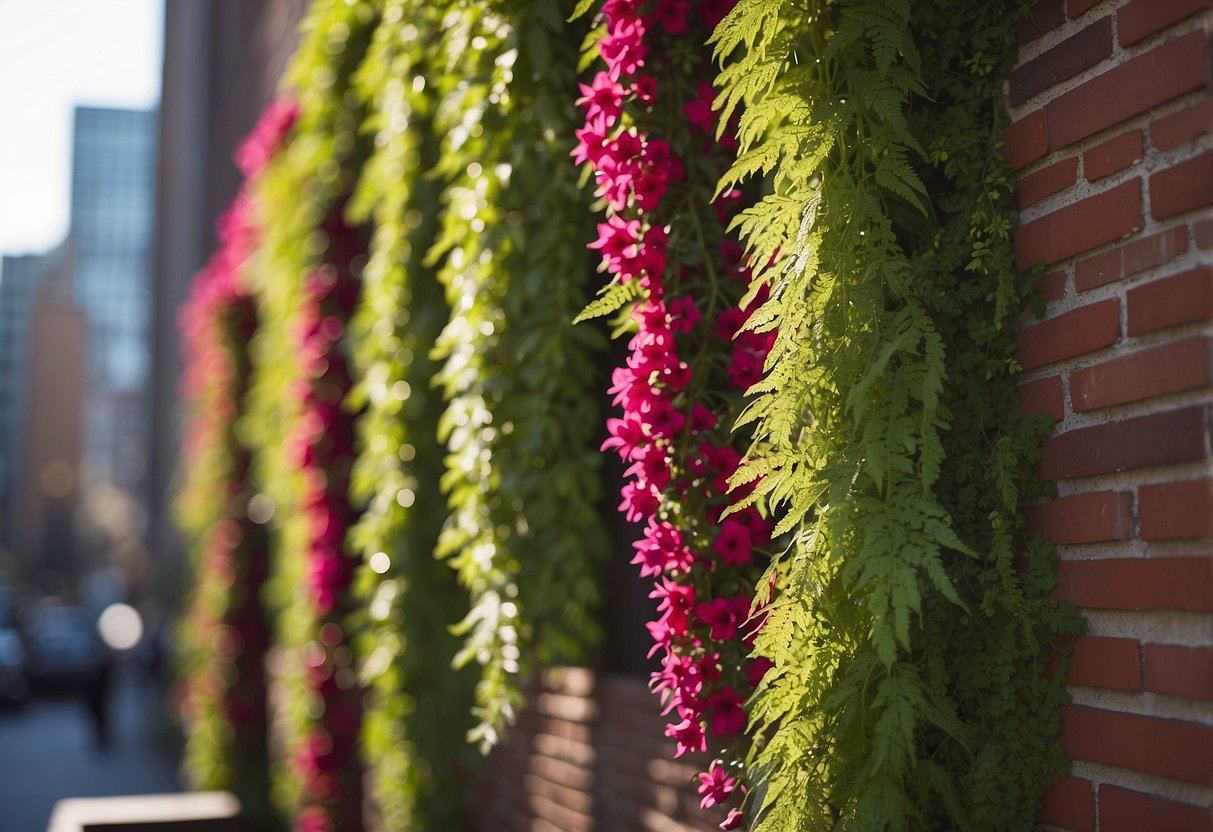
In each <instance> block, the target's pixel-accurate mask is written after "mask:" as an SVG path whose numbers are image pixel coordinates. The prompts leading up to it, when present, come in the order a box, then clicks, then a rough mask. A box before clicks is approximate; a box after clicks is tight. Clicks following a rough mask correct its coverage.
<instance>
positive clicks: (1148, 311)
mask: <svg viewBox="0 0 1213 832" xmlns="http://www.w3.org/2000/svg"><path fill="white" fill-rule="evenodd" d="M1125 303H1126V305H1127V307H1128V322H1127V324H1126V331H1127V332H1128V334H1129V335H1141V334H1143V333H1146V332H1154V331H1155V330H1159V329H1166V328H1167V327H1172V326H1179V325H1180V324H1187V323H1194V322H1198V321H1207V320H1209V319H1211V318H1213V267H1209V266H1200V267H1198V268H1195V269H1190V270H1188V271H1186V272H1180V273H1179V274H1177V275H1174V276H1172V277H1165V278H1162V279H1159V280H1154V281H1151V282H1150V283H1146V284H1144V285H1142V286H1137V287H1135V288H1133V289H1130V290H1129V291H1128V292H1127V293H1126V297H1125Z"/></svg>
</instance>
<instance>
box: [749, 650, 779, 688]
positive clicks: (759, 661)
mask: <svg viewBox="0 0 1213 832" xmlns="http://www.w3.org/2000/svg"><path fill="white" fill-rule="evenodd" d="M774 666H775V663H774V662H772V661H771V660H770V659H768V658H767V657H766V656H757V657H755V658H753V659H751V660H750V661H748V662H747V663H746V666H745V677H746V680H747V681H748V682H749V683H750V687H752V688H756V687H758V683H759V682H761V681H762V678H763V677H764V676H766V675H767V673H769V672H770V670H771V668H773V667H774Z"/></svg>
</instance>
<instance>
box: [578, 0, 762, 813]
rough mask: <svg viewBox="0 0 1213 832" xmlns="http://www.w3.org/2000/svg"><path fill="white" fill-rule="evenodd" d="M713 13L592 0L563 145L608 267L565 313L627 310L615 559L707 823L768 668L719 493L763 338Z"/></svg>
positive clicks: (723, 799) (736, 495)
mask: <svg viewBox="0 0 1213 832" xmlns="http://www.w3.org/2000/svg"><path fill="white" fill-rule="evenodd" d="M729 7H730V4H729V3H728V2H723V3H722V2H705V3H698V4H693V3H690V2H687V0H657V1H656V2H637V1H636V0H608V1H607V2H606V3H605V4H604V5H603V6H602V9H601V12H600V19H601V22H602V27H601V31H602V36H601V38H600V39H598V40H597V42H596V43H595V44H594V45H595V46H596V47H597V50H598V54H599V55H600V56H601V58H602V60H603V61H604V63H605V64H606V69H605V71H599V72H597V73H596V74H595V75H594V77H593V79H592V81H590V83H588V84H583V85H582V87H581V91H582V97H581V98H580V99H579V101H578V103H579V104H580V106H581V107H582V108H583V110H584V111H585V119H586V120H585V126H584V127H583V128H582V129H580V130H578V131H577V136H578V139H579V140H580V141H579V144H578V145H577V147H576V149H575V150H574V153H573V156H574V159H575V160H576V161H577V162H579V163H585V164H587V165H588V166H589V167H590V169H591V170H592V172H593V179H594V183H595V185H596V190H595V195H596V196H598V197H600V198H601V200H602V202H603V204H604V205H605V210H606V214H607V216H606V221H605V222H603V223H600V224H599V225H598V232H599V234H598V239H597V240H596V241H594V242H593V243H591V244H590V248H592V249H595V250H597V251H598V252H600V254H601V255H602V263H603V267H604V270H605V271H606V272H607V273H608V274H609V275H610V276H611V282H610V284H609V285H608V286H607V287H606V288H605V289H604V290H603V291H602V292H601V293H600V296H599V298H598V299H597V300H596V301H594V302H593V303H591V304H590V306H589V307H587V309H586V310H585V312H584V313H583V314H582V318H585V317H590V316H593V315H601V314H609V313H611V312H614V311H615V310H616V309H618V308H620V307H621V306H625V305H626V306H628V307H629V314H628V316H627V318H630V320H628V319H627V318H625V321H626V326H627V327H628V329H629V330H630V331H631V332H632V337H631V340H630V342H629V349H630V350H631V354H630V356H629V357H628V359H627V361H626V363H625V365H624V366H622V367H619V368H617V369H616V370H615V371H614V373H613V375H612V381H613V385H612V387H611V389H610V391H609V393H610V394H611V395H612V396H613V401H614V403H615V404H616V405H619V406H620V407H621V408H622V415H621V416H619V417H615V418H611V419H608V421H607V429H608V432H609V434H610V435H609V437H608V438H607V440H606V441H605V442H604V443H603V446H602V447H603V450H607V449H613V450H614V451H615V452H616V453H618V454H619V456H620V457H621V459H623V461H624V463H625V465H627V466H628V467H627V470H626V475H627V476H628V478H629V480H628V482H627V483H626V484H625V485H624V486H623V489H622V498H623V499H622V502H621V504H620V506H619V509H620V511H622V512H623V513H624V514H625V516H626V517H627V519H628V520H629V521H632V522H635V523H644V530H643V534H642V537H641V539H640V540H639V541H637V543H636V544H635V548H636V555H635V557H634V558H633V560H632V562H633V563H634V564H636V565H637V566H638V567H639V570H640V574H641V576H643V577H650V578H654V579H655V584H654V589H653V592H652V594H651V596H650V597H652V598H654V599H655V600H656V601H657V612H658V613H659V617H658V619H657V620H656V621H653V622H651V623H650V624H649V625H648V628H649V632H650V634H651V635H652V637H653V640H654V647H653V652H654V653H657V654H659V655H660V657H661V669H660V670H659V671H657V672H655V673H654V674H653V678H652V688H653V689H654V691H656V692H657V693H659V694H660V695H661V697H662V701H663V703H664V706H665V713H667V714H669V715H670V723H669V725H668V726H667V728H666V734H667V736H669V737H671V738H672V739H673V740H674V741H675V743H676V756H681V755H683V754H685V753H687V752H710V756H709V759H710V760H711V762H710V764H709V765H708V767H707V770H706V771H704V772H702V773H701V774H700V775H699V793H700V795H702V803H701V806H702V807H703V808H705V809H707V808H711V807H714V806H723V807H727V816H726V817H725V819H724V821H723V823H722V824H721V826H722V828H725V829H731V828H734V827H736V826H738V825H739V824H740V823H741V820H742V814H741V810H740V809H739V808H738V807H737V803H738V801H737V799H735V795H739V794H740V792H741V791H742V789H741V786H740V780H739V777H738V774H739V765H740V762H741V760H742V759H743V758H744V756H745V751H746V748H747V745H748V741H747V739H746V738H745V735H744V733H743V732H744V729H745V726H746V712H745V707H744V702H745V699H746V698H747V697H748V695H749V693H750V691H751V690H753V688H754V686H755V685H756V684H757V683H758V682H759V680H760V679H761V678H762V676H763V674H764V673H765V671H766V668H767V666H768V665H767V663H766V662H765V661H764V660H756V661H751V660H749V659H748V658H747V655H748V653H749V645H750V642H751V640H752V638H753V636H754V635H755V633H756V631H757V629H758V627H759V626H760V624H761V616H757V617H755V616H752V615H751V606H752V600H753V587H754V581H755V578H756V576H757V575H758V574H760V572H761V569H762V567H763V563H764V562H765V560H766V549H767V547H768V546H769V545H770V542H771V524H770V523H769V522H768V521H767V519H766V518H765V516H764V515H763V513H762V511H761V510H760V507H759V506H758V505H755V504H752V503H754V502H756V501H753V500H749V501H747V498H748V497H749V496H750V492H751V491H752V488H753V486H752V485H751V486H749V487H745V488H740V489H735V490H733V491H732V493H730V488H729V479H730V477H732V475H733V474H734V473H735V471H736V470H737V466H738V464H739V463H740V461H741V454H740V452H739V451H738V450H737V448H736V447H735V443H736V442H737V441H738V438H737V437H734V436H732V435H731V433H730V429H731V427H732V424H733V422H734V421H736V419H737V417H738V415H739V413H740V406H741V394H742V393H743V392H744V391H745V390H746V389H748V388H749V387H750V386H751V385H753V384H754V383H756V382H757V381H759V380H760V378H761V373H762V367H763V362H764V361H765V358H766V354H767V351H768V350H769V349H770V345H771V341H772V337H771V336H770V335H769V334H766V333H763V334H757V333H752V332H748V331H745V330H744V329H743V326H744V324H745V322H746V320H747V318H748V317H749V314H750V312H751V311H752V310H753V309H754V308H756V306H757V305H758V304H759V303H761V302H762V298H755V299H752V300H751V301H750V302H749V303H748V304H747V305H745V306H741V305H739V300H740V298H741V295H742V294H743V292H744V289H745V287H746V285H747V283H748V280H749V271H748V269H747V268H746V267H745V266H744V264H743V260H742V251H741V248H740V246H739V245H738V244H737V242H736V241H735V240H734V239H732V238H730V237H729V236H728V235H727V234H726V233H725V226H726V225H727V223H728V222H729V220H730V219H731V217H732V216H733V215H734V214H735V212H736V210H737V209H738V207H739V205H740V204H741V202H742V196H741V194H740V192H738V191H736V190H731V191H729V192H727V193H725V194H723V195H719V196H715V197H714V195H713V193H712V190H711V188H712V186H713V185H714V184H715V182H716V180H717V178H718V177H719V175H720V174H721V172H723V170H724V169H726V168H727V166H728V164H729V163H730V162H731V161H732V156H733V151H734V148H735V147H736V143H735V141H734V140H733V138H732V135H731V132H732V131H731V129H730V128H729V126H728V125H725V126H723V127H722V126H721V125H718V124H717V118H716V115H715V113H714V110H713V99H714V96H715V92H714V90H713V88H712V86H711V85H710V84H708V83H707V82H705V81H703V80H701V79H702V78H703V77H705V76H706V75H708V74H709V68H708V66H707V65H706V63H705V59H704V56H703V55H702V54H700V53H701V52H702V45H703V44H704V43H705V42H706V40H707V38H708V36H709V35H710V33H711V31H712V29H713V27H714V26H715V25H716V23H717V22H718V21H719V20H720V19H721V17H723V15H724V14H725V13H727V11H728V9H729ZM718 131H719V132H720V133H721V135H722V136H723V138H721V139H720V140H719V141H717V140H716V139H715V138H714V137H715V136H716V134H717V132H718ZM742 501H746V504H745V505H742V504H741V503H742ZM726 512H728V516H725V514H726Z"/></svg>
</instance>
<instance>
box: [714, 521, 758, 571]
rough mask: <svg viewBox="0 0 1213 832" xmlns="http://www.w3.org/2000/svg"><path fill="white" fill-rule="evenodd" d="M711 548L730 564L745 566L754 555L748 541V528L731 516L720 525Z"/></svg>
mask: <svg viewBox="0 0 1213 832" xmlns="http://www.w3.org/2000/svg"><path fill="white" fill-rule="evenodd" d="M712 550H713V551H714V552H716V554H718V555H720V559H721V560H723V561H724V562H725V563H727V564H729V565H731V566H745V565H746V564H747V563H749V562H750V561H751V560H752V559H753V557H754V547H753V545H752V544H751V543H750V530H749V529H748V528H747V527H746V525H745V523H742V522H740V521H737V520H734V519H733V518H732V517H730V518H728V519H727V520H725V521H724V523H722V524H721V526H720V534H719V535H718V536H717V537H716V542H715V543H713V544H712Z"/></svg>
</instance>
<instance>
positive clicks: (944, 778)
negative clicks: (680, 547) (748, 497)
mask: <svg viewBox="0 0 1213 832" xmlns="http://www.w3.org/2000/svg"><path fill="white" fill-rule="evenodd" d="M715 45H716V55H717V57H718V59H720V60H721V61H722V66H723V69H722V72H721V76H720V82H721V85H722V87H721V88H722V90H723V91H722V93H721V95H720V101H721V102H722V103H723V105H724V106H725V108H726V110H730V111H732V110H736V111H737V112H739V113H740V131H739V134H740V145H741V146H740V150H739V155H738V161H737V163H736V164H735V165H734V167H733V169H732V170H731V171H729V172H728V173H727V174H726V175H725V177H724V178H723V180H722V182H721V183H720V186H719V187H720V189H721V190H724V189H727V188H729V187H731V186H732V185H733V184H735V183H736V182H739V181H742V180H745V179H747V178H752V177H755V176H758V175H765V176H767V178H768V181H769V183H770V188H769V191H768V193H767V195H766V196H765V197H764V198H763V199H761V200H760V201H759V202H758V203H757V204H755V205H754V206H753V207H751V208H750V209H748V210H747V211H746V212H745V213H744V214H743V216H742V217H741V218H740V219H739V220H738V223H737V224H738V227H739V228H740V230H741V233H742V235H743V238H744V239H745V241H746V244H747V248H748V250H749V251H750V252H751V253H752V255H753V258H754V259H753V262H754V264H755V267H756V280H755V284H754V286H753V289H752V291H756V290H757V288H758V286H759V285H760V284H765V285H767V286H769V288H770V299H769V301H768V302H767V303H765V304H764V305H763V307H762V308H761V309H760V310H759V311H758V312H757V313H756V314H755V315H754V316H753V318H752V319H751V321H750V326H751V327H752V328H754V329H756V330H767V329H773V330H775V331H776V332H777V333H778V339H777V341H776V344H775V347H774V349H773V350H772V351H771V353H770V356H769V358H768V362H767V368H768V370H769V373H768V376H767V378H766V379H765V380H764V381H763V382H761V383H759V384H758V385H756V386H755V387H754V388H752V389H751V391H750V393H751V396H752V402H751V404H750V405H749V407H748V409H747V411H746V412H745V413H744V414H743V416H742V418H741V420H740V424H745V425H751V426H752V429H753V431H754V437H755V439H754V443H753V445H752V447H751V449H750V453H749V454H748V455H747V459H746V461H745V463H744V464H743V466H742V468H741V469H740V470H739V472H738V474H737V475H736V477H735V481H736V482H745V481H751V480H754V479H757V478H758V477H761V478H762V479H761V482H760V483H759V485H758V488H757V490H756V497H761V496H765V497H766V499H767V500H768V501H769V502H770V504H771V505H772V506H773V507H775V508H777V509H779V510H780V511H781V512H782V515H783V520H782V522H781V524H780V528H779V529H778V531H785V530H787V531H795V532H796V539H795V543H794V544H793V545H792V546H791V547H789V549H788V550H787V551H786V552H785V553H784V554H783V556H782V557H780V558H777V559H776V561H775V562H774V563H773V565H772V567H771V569H770V571H769V573H768V579H769V581H771V582H772V583H773V585H774V590H773V599H774V603H773V605H772V609H771V613H770V616H769V619H768V622H767V624H766V627H765V629H764V631H763V633H762V634H761V635H760V637H759V639H758V642H757V652H758V653H759V654H762V655H765V656H768V657H770V658H771V659H772V660H773V661H774V662H775V669H774V670H773V671H772V672H771V673H770V674H769V675H768V677H767V678H766V679H765V680H764V682H763V685H762V686H760V688H759V690H758V692H757V693H756V694H755V696H754V697H753V699H752V701H751V713H752V720H751V721H752V724H751V729H752V731H753V732H754V733H755V739H756V742H757V745H756V749H757V750H756V751H755V753H754V754H753V755H752V759H751V763H750V765H751V768H750V773H751V782H752V785H753V789H752V792H751V800H750V804H749V809H748V811H749V814H750V815H751V817H752V819H753V820H752V823H753V828H754V829H758V830H780V832H782V830H788V829H805V830H810V829H812V830H816V829H863V830H882V829H923V828H930V829H981V830H991V829H1007V830H1020V829H1026V828H1031V826H1032V822H1033V821H1032V818H1033V815H1034V813H1035V807H1036V803H1037V800H1038V797H1039V794H1040V791H1041V789H1042V788H1043V787H1045V786H1046V785H1047V783H1048V781H1049V778H1050V775H1051V774H1052V773H1053V772H1055V771H1057V770H1059V768H1060V765H1061V761H1062V758H1061V755H1060V751H1059V749H1058V747H1057V746H1056V744H1055V743H1054V742H1053V741H1052V740H1051V739H1050V738H1051V737H1052V736H1053V735H1054V734H1055V732H1056V729H1057V725H1058V723H1057V706H1058V704H1059V702H1060V701H1061V699H1062V696H1063V694H1062V691H1061V687H1060V681H1059V680H1057V679H1056V678H1054V679H1050V678H1049V677H1047V676H1046V674H1045V670H1044V668H1045V662H1046V659H1047V658H1048V648H1049V647H1050V645H1052V644H1053V643H1054V641H1055V639H1056V637H1057V635H1058V634H1059V633H1061V632H1073V629H1074V628H1073V619H1072V618H1070V617H1068V616H1067V615H1065V614H1063V613H1061V612H1059V611H1058V610H1057V609H1056V608H1055V607H1054V605H1053V604H1052V603H1051V602H1050V601H1049V599H1048V589H1049V583H1050V580H1051V579H1050V575H1051V565H1050V560H1049V553H1048V551H1047V549H1045V548H1043V547H1041V546H1039V545H1037V544H1032V543H1030V542H1029V541H1027V540H1026V539H1025V534H1024V530H1023V525H1022V520H1021V518H1020V516H1019V504H1020V503H1021V502H1022V501H1024V500H1026V499H1029V498H1031V497H1032V496H1034V495H1035V494H1036V493H1037V491H1038V486H1037V485H1036V484H1035V483H1034V480H1033V478H1032V474H1031V470H1030V465H1031V463H1032V461H1033V460H1034V459H1035V458H1036V455H1037V453H1038V451H1037V447H1038V444H1039V440H1040V438H1041V432H1040V428H1039V426H1038V425H1035V424H1034V423H1032V422H1030V421H1028V420H1025V419H1023V418H1022V417H1020V415H1019V410H1018V406H1017V402H1016V394H1015V389H1014V383H1013V381H1012V379H1011V374H1012V371H1013V369H1014V363H1013V360H1012V359H1011V356H1012V353H1013V349H1014V344H1013V339H1012V338H1011V337H1010V326H1009V324H1010V319H1011V316H1012V315H1014V314H1015V313H1016V312H1017V311H1018V306H1019V303H1020V299H1021V298H1022V293H1023V286H1022V284H1021V283H1020V282H1019V280H1018V277H1017V275H1016V273H1015V271H1014V266H1013V262H1014V261H1013V257H1012V251H1011V243H1010V238H1009V230H1010V227H1011V207H1010V199H1009V186H1008V183H1007V180H1006V177H1005V175H1004V174H1003V173H1002V170H1001V158H1000V153H999V152H998V148H997V135H998V131H999V129H1000V123H1001V120H1002V110H1001V104H1000V101H999V89H998V84H999V83H1000V80H999V79H1000V78H1001V77H1002V75H1003V73H1005V71H1006V69H1007V68H1008V66H1009V64H1010V62H1011V61H1012V60H1013V56H1014V49H1015V45H1014V35H1013V20H1012V16H1011V14H1010V13H1009V12H1006V11H1003V10H1002V9H1001V7H998V6H996V5H995V6H990V5H989V4H970V3H961V2H948V3H925V2H918V3H912V2H910V0H863V1H856V0H851V1H850V2H825V0H810V2H807V3H805V4H799V5H791V4H786V3H781V2H779V1H778V0H741V2H739V4H738V5H737V7H736V9H735V10H734V11H733V12H732V13H731V14H730V16H729V17H728V18H726V20H725V21H724V22H723V23H722V24H721V25H720V26H719V27H718V29H717V31H716V35H715ZM928 147H929V148H931V151H930V152H928V151H927V149H926V148H928ZM1024 550H1027V551H1028V553H1029V558H1028V560H1027V565H1026V566H1025V567H1024V568H1025V570H1026V571H1024V572H1021V573H1017V572H1016V571H1015V570H1014V569H1013V568H1012V566H1011V556H1012V554H1013V553H1014V552H1017V551H1024Z"/></svg>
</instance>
